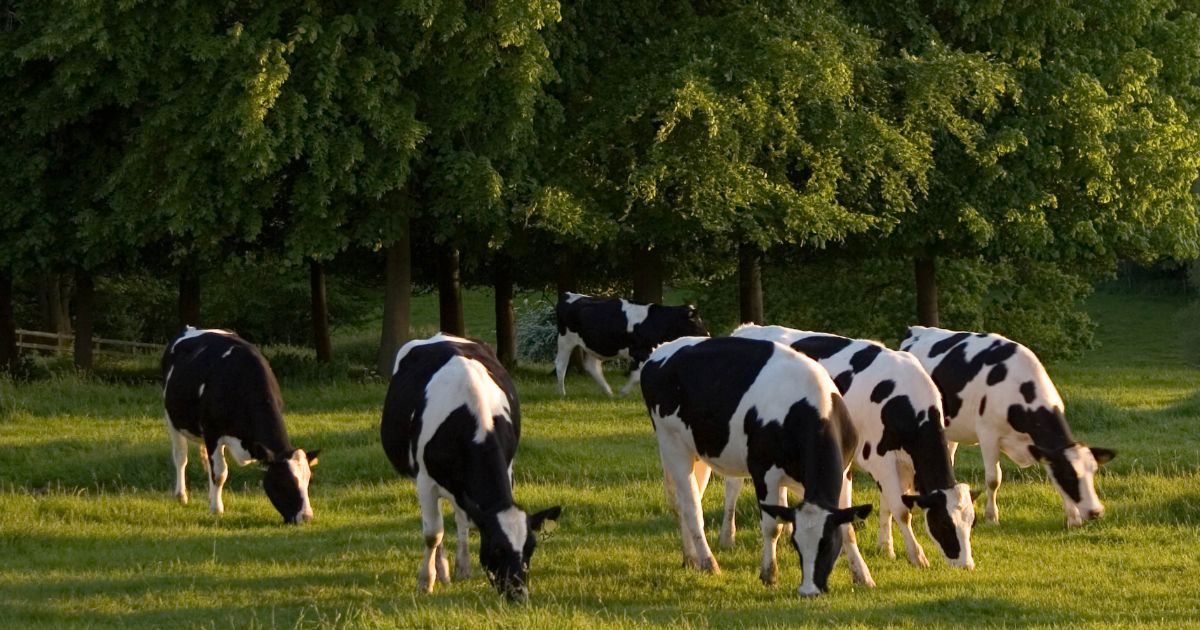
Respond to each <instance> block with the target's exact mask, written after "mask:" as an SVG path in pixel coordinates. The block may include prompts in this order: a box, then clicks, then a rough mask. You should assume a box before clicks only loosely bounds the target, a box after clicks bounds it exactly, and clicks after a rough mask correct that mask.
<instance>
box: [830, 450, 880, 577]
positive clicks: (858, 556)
mask: <svg viewBox="0 0 1200 630" xmlns="http://www.w3.org/2000/svg"><path fill="white" fill-rule="evenodd" d="M851 478H852V477H851V475H850V468H849V467H847V468H846V473H845V475H843V477H842V494H841V497H840V499H839V501H838V507H840V508H842V509H846V508H848V507H850V505H851V502H852V500H853V497H852V495H853V483H852V482H851ZM842 551H845V552H846V562H847V563H848V564H849V566H850V575H852V576H854V583H855V584H863V585H865V586H875V580H874V579H872V578H871V569H869V568H867V561H866V560H864V559H863V557H862V552H861V551H859V549H858V535H857V534H856V533H855V532H854V523H846V524H845V525H842Z"/></svg>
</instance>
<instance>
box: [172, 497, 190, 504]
mask: <svg viewBox="0 0 1200 630" xmlns="http://www.w3.org/2000/svg"><path fill="white" fill-rule="evenodd" d="M175 498H176V499H177V500H178V501H179V505H187V503H188V495H186V494H177V495H175Z"/></svg>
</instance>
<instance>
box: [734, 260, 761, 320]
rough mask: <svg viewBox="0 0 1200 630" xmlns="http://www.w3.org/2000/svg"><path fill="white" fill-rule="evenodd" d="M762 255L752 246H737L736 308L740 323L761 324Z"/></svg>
mask: <svg viewBox="0 0 1200 630" xmlns="http://www.w3.org/2000/svg"><path fill="white" fill-rule="evenodd" d="M761 258H762V254H761V253H760V252H759V251H758V248H757V247H755V246H754V245H751V244H748V243H743V244H741V245H739V246H738V306H739V309H738V310H739V312H740V313H741V316H742V317H741V320H742V323H743V324H745V323H752V324H762V323H763V293H762V264H761Z"/></svg>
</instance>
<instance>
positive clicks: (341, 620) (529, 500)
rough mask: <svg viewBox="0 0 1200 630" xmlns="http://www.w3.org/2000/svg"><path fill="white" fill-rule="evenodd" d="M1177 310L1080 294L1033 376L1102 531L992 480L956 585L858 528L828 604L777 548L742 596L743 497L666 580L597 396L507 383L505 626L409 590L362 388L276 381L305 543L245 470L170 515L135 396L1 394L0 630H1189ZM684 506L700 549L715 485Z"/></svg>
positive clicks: (1041, 484) (395, 497) (408, 531)
mask: <svg viewBox="0 0 1200 630" xmlns="http://www.w3.org/2000/svg"><path fill="white" fill-rule="evenodd" d="M1179 306H1180V304H1178V303H1173V302H1170V301H1159V300H1143V299H1138V300H1130V299H1127V298H1121V297H1119V296H1118V297H1114V296H1097V298H1096V300H1095V301H1094V302H1093V307H1094V309H1095V312H1096V316H1097V318H1098V321H1099V322H1100V331H1099V336H1100V339H1101V341H1102V342H1103V343H1104V346H1103V347H1102V348H1101V349H1098V350H1097V351H1095V352H1093V353H1090V354H1088V355H1086V356H1084V357H1083V358H1082V359H1080V360H1079V361H1076V362H1072V363H1069V364H1062V365H1055V366H1051V374H1052V376H1053V377H1054V378H1055V379H1056V382H1057V383H1058V384H1059V386H1060V389H1061V390H1062V393H1063V395H1064V397H1065V398H1066V400H1067V405H1068V418H1069V419H1070V422H1071V424H1072V427H1073V428H1074V429H1075V432H1076V436H1077V437H1078V438H1079V439H1082V440H1085V441H1087V442H1088V443H1093V444H1097V445H1103V446H1108V447H1112V448H1116V449H1117V450H1118V453H1119V455H1118V457H1117V459H1116V460H1114V461H1113V462H1112V464H1110V465H1109V466H1108V467H1106V470H1105V472H1104V473H1103V474H1101V475H1100V476H1099V479H1098V485H1099V492H1100V495H1101V496H1102V497H1103V499H1104V501H1105V503H1106V505H1107V507H1108V515H1107V516H1106V518H1105V519H1103V520H1101V521H1098V522H1093V523H1089V524H1088V525H1087V526H1086V527H1084V528H1081V529H1077V530H1073V531H1068V530H1066V529H1065V528H1064V527H1063V516H1062V509H1061V503H1060V501H1059V499H1058V497H1057V495H1056V493H1055V492H1054V490H1053V489H1052V488H1051V486H1050V485H1049V484H1048V483H1047V482H1046V480H1045V478H1044V473H1042V471H1040V470H1036V469H1026V470H1019V469H1017V468H1015V467H1014V466H1012V465H1011V463H1010V462H1007V460H1006V461H1005V464H1004V465H1005V482H1004V486H1003V487H1002V489H1001V495H1000V507H1001V514H1002V518H1003V523H1002V524H1001V525H1000V526H998V527H997V526H988V525H982V524H981V525H980V526H979V527H978V528H976V530H975V545H974V551H975V558H976V562H977V564H978V568H977V569H976V570H975V571H974V572H969V573H968V572H963V571H957V570H952V569H950V568H948V567H946V566H945V564H944V563H943V562H942V561H941V559H940V557H938V552H937V550H936V547H935V546H934V545H933V543H932V542H931V541H929V540H928V537H927V536H925V534H924V531H923V527H922V528H920V529H921V530H922V531H919V532H918V536H919V538H920V539H921V541H922V544H923V545H924V547H925V549H926V553H927V554H928V555H929V556H930V560H931V562H932V563H933V565H934V566H933V567H932V568H930V569H928V570H924V571H921V570H917V569H914V568H912V567H909V566H908V565H907V563H905V562H904V561H903V560H889V559H886V558H884V557H882V556H881V555H880V554H879V552H877V551H876V550H875V548H874V541H875V539H876V537H877V534H876V531H877V527H878V520H877V516H876V515H875V514H873V515H872V516H871V517H870V518H868V520H867V522H866V524H865V525H864V526H863V527H862V528H861V529H860V531H859V540H860V545H861V546H862V548H863V550H864V553H865V555H866V558H867V562H868V563H869V565H870V566H871V569H872V572H873V573H874V576H875V579H876V581H877V582H878V584H879V586H878V587H877V588H876V589H873V590H864V589H861V588H858V587H855V586H853V585H852V584H851V583H850V580H849V577H848V572H847V571H846V570H845V568H844V561H839V562H840V564H839V567H838V568H837V569H836V570H835V572H834V574H833V576H832V578H831V580H830V583H831V587H832V592H831V593H830V594H829V595H828V596H825V597H821V598H817V599H805V600H802V599H800V598H798V597H797V596H796V594H795V588H796V587H797V586H798V584H799V581H800V572H799V567H798V563H797V560H796V556H795V553H794V552H793V551H792V550H791V549H790V547H789V546H788V545H786V543H785V544H783V545H781V546H780V550H779V555H780V570H781V576H780V578H781V582H780V586H779V587H776V588H764V587H763V586H762V585H761V584H759V583H758V581H757V578H756V574H757V566H758V559H759V554H760V546H759V545H760V543H759V540H758V538H759V536H758V533H757V531H756V529H757V528H756V527H755V524H754V523H755V515H754V502H753V496H752V495H751V494H750V493H746V494H745V496H742V497H741V500H740V502H739V506H738V511H739V514H738V516H739V519H740V522H741V523H742V524H743V529H742V531H741V533H740V535H739V538H738V541H737V544H736V545H735V547H734V548H732V549H728V550H726V549H719V548H715V551H716V554H717V558H718V560H719V561H720V563H721V566H722V569H723V574H722V575H720V576H705V575H698V574H696V573H694V572H689V571H685V570H682V569H680V568H679V566H678V565H679V561H680V558H681V555H680V551H679V547H680V545H679V535H678V531H677V528H676V525H675V522H674V520H673V518H672V517H671V515H670V513H669V512H668V510H667V509H666V507H665V504H664V500H663V491H662V481H661V471H660V470H659V465H658V459H657V452H656V448H655V443H654V438H653V433H652V431H651V429H650V426H649V422H648V420H647V418H646V415H645V410H644V408H643V407H642V405H641V402H640V400H638V399H636V398H632V399H626V400H607V399H604V398H601V397H600V396H599V395H598V394H597V393H596V388H595V386H594V384H592V383H591V382H590V380H589V379H587V378H586V377H583V376H572V377H571V380H570V381H569V382H568V385H567V387H568V391H569V392H570V397H569V398H567V399H560V398H558V396H557V395H556V394H555V393H554V383H553V379H552V377H551V376H550V374H549V370H548V367H547V366H534V367H532V368H529V369H522V370H520V371H518V373H517V380H518V386H519V388H520V392H521V396H522V402H523V410H524V413H525V420H524V431H523V438H522V444H521V450H520V452H519V454H518V458H517V462H516V466H515V469H516V470H515V475H516V495H517V498H518V500H520V501H521V502H522V503H524V504H525V505H527V506H528V507H529V508H531V509H539V508H542V507H546V506H549V505H563V506H564V513H563V518H562V521H561V523H559V525H558V527H557V528H556V529H555V531H553V532H552V533H551V534H550V535H549V536H548V537H547V539H546V540H544V541H542V543H541V544H540V545H539V548H538V553H537V555H536V556H535V558H534V560H533V570H532V580H533V583H532V590H533V593H534V596H533V600H532V602H531V604H530V605H528V606H524V607H515V606H508V605H505V604H504V603H503V602H502V601H501V600H500V599H499V598H498V597H497V596H496V594H495V593H494V591H492V590H491V588H490V587H489V586H488V585H487V583H486V580H485V579H484V578H482V577H480V576H479V575H478V571H479V569H478V563H477V560H476V561H475V567H476V573H477V575H476V576H475V577H474V578H472V579H470V580H467V581H464V582H456V583H453V584H450V585H446V586H439V587H438V591H437V592H436V593H435V594H434V595H433V596H430V597H418V596H416V594H415V593H414V590H415V573H416V567H417V563H418V560H419V558H420V556H421V548H422V542H421V537H420V524H419V517H418V511H417V506H416V500H415V496H414V492H413V488H412V484H411V482H409V481H407V480H403V479H400V478H398V477H397V476H396V475H395V473H394V472H393V471H392V470H391V469H390V467H389V466H388V464H387V462H386V460H385V458H384V457H383V453H382V450H381V449H380V447H379V444H378V415H379V411H380V405H381V404H382V400H383V392H384V390H385V385H384V384H383V383H382V382H339V383H338V384H337V385H336V386H320V385H315V384H303V383H301V384H291V383H288V382H287V381H285V382H284V383H283V385H284V394H285V397H286V399H287V403H288V414H287V415H288V423H289V428H290V430H291V433H292V437H293V441H294V442H295V443H296V444H297V445H299V446H302V447H306V448H310V447H321V448H324V449H326V450H325V451H324V455H323V456H322V463H321V465H320V466H318V467H317V468H316V470H315V480H314V484H313V489H312V492H313V500H314V504H315V508H316V517H317V519H316V521H315V522H314V523H312V524H311V525H309V526H306V527H285V526H283V525H281V524H280V523H279V520H280V519H279V517H278V515H277V514H276V513H275V511H274V510H273V509H272V508H271V506H270V504H269V502H268V501H267V499H266V497H265V496H264V495H263V493H262V491H261V489H260V488H259V486H258V483H259V476H260V473H258V472H257V471H256V470H255V469H253V468H252V467H251V468H245V469H241V468H234V469H233V470H231V475H230V481H229V483H228V485H227V488H226V493H225V502H226V514H225V515H224V516H223V517H221V518H214V517H212V516H210V515H209V514H208V513H207V505H206V501H205V494H206V493H205V489H204V485H203V480H202V473H201V472H200V467H199V465H198V463H196V462H195V461H193V462H192V463H191V464H190V467H189V474H190V489H191V493H192V503H191V504H189V505H187V506H180V505H179V504H178V503H176V502H175V501H173V500H172V498H171V496H170V488H171V483H172V474H173V473H172V470H171V468H172V467H171V463H170V449H169V446H168V444H167V440H166V438H165V432H164V430H163V425H162V423H163V420H162V415H161V393H160V390H159V388H158V387H157V386H154V385H144V386H113V385H106V384H101V383H96V382H90V381H86V380H79V379H77V378H73V377H59V378H55V379H51V380H47V381H40V382H35V383H30V384H26V385H21V386H20V387H14V386H13V385H12V384H11V383H7V382H0V389H2V392H0V397H2V398H3V402H2V403H0V409H2V410H3V416H0V501H3V504H4V506H5V509H4V510H3V511H0V558H3V559H4V561H3V562H0V619H2V620H3V624H4V626H5V627H41V626H46V627H51V626H53V627H61V626H64V625H67V626H121V627H128V626H147V627H162V626H203V627H210V626H211V627H228V626H234V627H464V626H484V625H486V626H488V627H587V628H594V627H642V626H671V627H680V626H682V627H730V626H766V627H783V626H827V625H832V624H837V625H838V626H847V627H859V626H868V625H895V626H900V627H914V626H929V625H1005V626H1047V625H1063V624H1092V625H1128V624H1138V625H1149V626H1161V627H1179V626H1183V625H1195V624H1196V615H1197V613H1196V611H1195V609H1194V607H1195V593H1196V591H1197V586H1198V584H1197V580H1198V577H1200V551H1198V548H1197V543H1200V461H1198V460H1200V457H1198V456H1197V452H1198V451H1200V448H1198V447H1200V429H1198V427H1200V387H1198V384H1200V371H1197V370H1195V369H1191V368H1187V367H1186V366H1184V365H1183V364H1182V363H1181V362H1180V361H1179V359H1178V355H1177V354H1173V351H1172V348H1171V341H1170V339H1171V338H1170V335H1168V334H1164V333H1163V331H1164V330H1166V328H1165V327H1167V326H1169V325H1170V324H1169V322H1170V320H1171V317H1172V315H1173V313H1174V310H1175V309H1177V308H1178V307H1179ZM1130 327H1134V328H1137V330H1136V331H1134V332H1130ZM1145 330H1151V331H1153V330H1157V331H1158V334H1150V333H1149V332H1144V331H1145ZM1139 352H1141V353H1142V354H1138V353H1139ZM1146 357H1149V358H1146ZM610 377H611V380H612V381H614V382H619V381H620V380H621V379H623V375H621V374H617V373H612V374H610ZM959 455H960V456H959V462H958V471H959V474H960V477H962V478H963V479H964V480H966V481H968V482H970V483H972V485H973V486H975V487H979V486H980V484H981V482H982V478H983V475H982V471H981V469H980V465H979V457H978V449H977V448H974V447H969V446H964V447H963V448H961V449H959ZM194 457H195V455H194V451H193V458H194ZM716 485H719V483H718V484H716ZM856 490H857V493H856V496H857V498H858V499H860V500H862V501H864V502H871V503H876V504H877V501H878V496H877V493H876V491H875V487H874V484H873V483H872V482H871V481H870V480H869V478H867V477H865V476H863V475H861V474H859V475H858V476H857V477H856ZM705 509H706V514H707V521H708V523H709V525H710V527H711V528H713V529H715V527H716V524H717V521H718V519H719V515H720V509H721V492H720V488H719V487H718V488H716V489H710V490H709V492H708V494H707V496H706V498H705ZM447 520H448V528H449V529H448V536H449V538H451V539H452V538H453V534H452V527H453V524H452V519H447ZM712 539H713V542H714V544H715V532H714V533H713V536H712ZM897 542H898V543H899V541H897ZM452 544H453V543H451V545H452ZM472 544H473V545H477V537H475V536H473V537H472ZM898 549H901V548H899V547H898ZM472 555H473V557H474V556H476V555H477V551H476V552H475V553H473V554H472ZM901 555H903V552H902V549H901Z"/></svg>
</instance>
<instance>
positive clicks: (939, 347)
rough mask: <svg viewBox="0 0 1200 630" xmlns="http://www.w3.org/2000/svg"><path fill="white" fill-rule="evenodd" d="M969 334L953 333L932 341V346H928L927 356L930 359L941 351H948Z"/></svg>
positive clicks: (969, 334)
mask: <svg viewBox="0 0 1200 630" xmlns="http://www.w3.org/2000/svg"><path fill="white" fill-rule="evenodd" d="M970 336H971V333H965V332H960V333H954V334H953V335H950V336H949V337H946V338H945V339H943V340H941V341H938V342H936V343H934V344H933V346H931V347H930V348H929V358H930V359H932V358H934V357H936V356H937V355H939V354H941V353H943V352H947V351H949V350H950V349H951V348H953V347H954V346H956V345H958V343H959V342H960V341H962V340H963V339H966V338H967V337H970Z"/></svg>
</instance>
